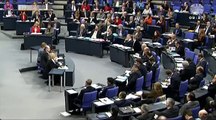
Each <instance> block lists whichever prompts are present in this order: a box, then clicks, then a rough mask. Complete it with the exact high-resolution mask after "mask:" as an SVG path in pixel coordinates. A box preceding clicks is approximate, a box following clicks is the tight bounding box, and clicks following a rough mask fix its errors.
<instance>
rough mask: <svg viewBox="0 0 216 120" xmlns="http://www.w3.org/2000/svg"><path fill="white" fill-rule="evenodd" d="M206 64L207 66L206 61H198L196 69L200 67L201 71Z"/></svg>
mask: <svg viewBox="0 0 216 120" xmlns="http://www.w3.org/2000/svg"><path fill="white" fill-rule="evenodd" d="M206 64H207V62H206V60H205V59H202V60H200V61H198V63H197V65H196V67H199V66H202V67H203V69H204V70H205V67H206Z"/></svg>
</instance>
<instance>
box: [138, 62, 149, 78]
mask: <svg viewBox="0 0 216 120" xmlns="http://www.w3.org/2000/svg"><path fill="white" fill-rule="evenodd" d="M139 71H140V73H141V74H142V76H146V74H147V68H146V66H144V65H140V66H139Z"/></svg>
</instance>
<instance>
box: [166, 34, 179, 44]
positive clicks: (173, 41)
mask: <svg viewBox="0 0 216 120" xmlns="http://www.w3.org/2000/svg"><path fill="white" fill-rule="evenodd" d="M176 41H177V39H176V35H175V34H172V35H171V36H170V38H169V39H168V41H167V47H175V42H176Z"/></svg>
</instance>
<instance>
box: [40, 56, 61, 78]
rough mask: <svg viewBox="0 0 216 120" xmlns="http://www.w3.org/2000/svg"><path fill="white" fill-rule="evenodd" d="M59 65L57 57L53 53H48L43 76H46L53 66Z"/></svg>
mask: <svg viewBox="0 0 216 120" xmlns="http://www.w3.org/2000/svg"><path fill="white" fill-rule="evenodd" d="M58 67H60V64H59V63H58V58H57V56H56V54H55V53H49V60H48V62H47V65H46V67H45V71H44V73H43V76H44V78H48V75H49V72H50V71H51V70H52V69H53V68H58Z"/></svg>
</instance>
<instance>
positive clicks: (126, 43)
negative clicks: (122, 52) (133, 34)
mask: <svg viewBox="0 0 216 120" xmlns="http://www.w3.org/2000/svg"><path fill="white" fill-rule="evenodd" d="M124 46H128V47H133V40H130V41H125V42H124Z"/></svg>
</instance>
